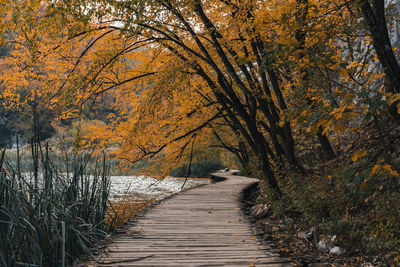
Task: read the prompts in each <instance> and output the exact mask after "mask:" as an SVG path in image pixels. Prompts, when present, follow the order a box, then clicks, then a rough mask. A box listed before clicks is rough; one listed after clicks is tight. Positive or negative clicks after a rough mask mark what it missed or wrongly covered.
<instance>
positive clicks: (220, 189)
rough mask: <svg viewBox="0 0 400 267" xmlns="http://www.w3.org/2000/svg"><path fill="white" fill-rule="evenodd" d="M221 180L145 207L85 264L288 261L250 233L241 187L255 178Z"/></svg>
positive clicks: (258, 263)
mask: <svg viewBox="0 0 400 267" xmlns="http://www.w3.org/2000/svg"><path fill="white" fill-rule="evenodd" d="M213 176H217V177H223V178H226V180H224V181H222V182H219V183H215V184H209V185H205V186H202V187H199V188H195V189H192V190H188V191H186V192H183V193H181V194H178V195H176V196H174V197H172V198H171V199H169V200H166V201H164V202H162V203H161V204H160V205H158V206H156V207H154V208H152V209H150V210H149V211H148V212H147V213H146V214H145V215H143V216H142V217H139V218H138V219H137V221H136V222H131V223H130V224H129V225H128V227H127V228H126V232H125V233H124V234H120V235H118V236H115V237H114V239H113V243H112V244H111V245H110V246H109V247H108V249H107V253H106V254H105V255H103V257H102V258H101V260H100V262H101V263H97V264H95V265H93V264H91V266H290V265H289V263H288V262H287V261H286V260H284V259H282V258H279V255H278V254H277V253H276V252H274V250H273V249H272V248H271V247H269V246H267V245H265V244H264V243H263V242H261V241H260V240H258V239H257V237H256V236H254V235H253V232H252V229H251V226H250V223H249V222H248V221H247V219H246V217H245V216H244V214H243V213H242V211H241V208H240V202H239V196H240V193H241V191H242V190H243V189H244V188H245V187H246V186H248V185H249V184H251V183H254V182H256V179H252V178H247V177H243V176H235V175H231V174H229V173H215V174H213Z"/></svg>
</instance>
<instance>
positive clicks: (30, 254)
mask: <svg viewBox="0 0 400 267" xmlns="http://www.w3.org/2000/svg"><path fill="white" fill-rule="evenodd" d="M19 153H20V152H19V150H18V149H17V162H7V161H6V160H5V151H0V233H1V235H0V266H5V267H8V266H57V267H58V266H63V265H68V264H72V263H73V262H74V261H75V260H76V259H77V258H78V257H79V256H80V255H82V254H86V255H89V256H93V252H94V251H95V250H96V247H95V243H96V242H97V241H98V240H99V239H101V238H103V237H104V236H105V235H106V231H108V230H109V229H107V225H106V224H105V223H104V219H105V215H106V213H107V202H108V196H109V188H110V180H109V177H108V167H107V166H106V162H105V158H102V159H98V158H95V157H93V156H92V154H90V153H86V154H82V155H77V156H76V157H75V159H74V161H73V172H72V173H70V174H69V175H67V174H63V173H62V172H61V171H60V169H59V167H57V164H53V163H52V160H51V157H52V155H51V153H50V151H49V147H48V145H44V146H43V145H41V144H40V143H38V142H32V144H31V161H32V164H31V165H30V166H32V167H31V169H30V170H29V172H23V171H21V167H20V165H19V164H20V162H19ZM93 161H94V164H91V166H94V167H93V168H92V169H91V170H89V171H88V170H87V166H88V163H89V162H93ZM86 173H91V175H87V174H86Z"/></svg>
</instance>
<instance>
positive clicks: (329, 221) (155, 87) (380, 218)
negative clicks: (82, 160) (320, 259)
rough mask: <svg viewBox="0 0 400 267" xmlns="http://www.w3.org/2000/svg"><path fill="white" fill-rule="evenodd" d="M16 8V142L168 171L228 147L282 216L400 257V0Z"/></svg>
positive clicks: (30, 4)
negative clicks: (259, 182)
mask: <svg viewBox="0 0 400 267" xmlns="http://www.w3.org/2000/svg"><path fill="white" fill-rule="evenodd" d="M0 9H1V16H2V19H1V26H0V27H1V37H2V49H1V69H0V96H1V99H0V101H1V107H0V109H1V113H0V124H1V129H0V134H1V142H0V143H1V145H2V146H6V145H8V144H10V143H12V138H13V136H16V135H18V136H20V137H21V139H25V140H27V141H29V140H32V138H34V139H36V140H47V141H48V142H50V143H53V144H54V147H53V149H54V150H60V151H72V152H76V151H78V150H85V149H89V148H92V149H96V151H98V152H99V153H100V152H102V153H105V154H107V156H108V157H110V158H113V159H118V161H119V162H121V163H122V164H125V166H135V164H139V165H140V166H141V167H142V168H141V171H142V172H145V173H147V174H149V175H152V176H155V177H164V176H165V175H168V174H169V173H170V172H171V171H172V170H173V169H176V168H178V167H182V165H186V167H185V168H187V166H188V165H189V168H187V170H188V171H187V173H188V172H189V169H190V165H191V164H192V162H196V161H201V160H204V159H207V158H208V159H209V158H212V159H214V160H216V161H218V160H219V161H221V160H222V161H224V162H223V163H225V164H226V163H227V161H226V157H227V156H226V155H227V154H226V152H223V151H227V152H229V153H231V154H232V155H234V157H235V162H236V165H237V166H238V167H239V168H240V169H241V170H242V171H243V172H244V173H246V174H249V175H253V176H256V177H259V178H260V179H261V180H262V181H263V185H264V187H265V189H264V190H265V191H264V192H263V194H262V197H260V201H264V202H268V203H270V204H271V206H272V210H273V214H274V216H277V217H280V218H293V217H294V218H296V220H297V221H298V222H300V223H301V225H302V227H304V228H307V227H312V226H321V225H322V226H323V228H324V229H326V231H327V233H332V234H333V233H335V234H337V235H338V236H339V239H346V242H345V243H346V244H347V245H346V246H347V247H346V249H347V250H349V251H355V250H357V251H362V252H363V253H384V252H388V251H389V252H390V253H391V254H390V257H391V259H392V260H394V259H399V255H398V254H396V253H398V251H397V252H396V251H393V250H396V249H395V248H398V247H399V245H400V239H399V236H400V232H399V229H400V227H399V226H400V225H399V224H400V206H399V205H400V194H399V190H398V188H399V182H400V181H399V173H398V172H399V167H400V166H399V137H400V135H399V118H400V115H399V113H400V94H399V93H400V66H399V51H398V47H399V46H400V31H399V17H400V16H399V12H400V2H399V1H395V0H393V1H379V0H371V1H368V0H337V1H316V0H290V1H278V0H276V1H255V0H246V1H234V0H232V1H230V0H219V1H217V0H213V1H211V0H202V1H200V0H164V1H157V0H130V1H106V0H90V1H83V0H71V1H62V0H59V1H39V0H30V1H0ZM222 155H224V157H225V160H224V159H221V157H222ZM228 158H229V157H228ZM144 162H145V163H146V164H144ZM136 166H137V165H136ZM322 226H321V227H322Z"/></svg>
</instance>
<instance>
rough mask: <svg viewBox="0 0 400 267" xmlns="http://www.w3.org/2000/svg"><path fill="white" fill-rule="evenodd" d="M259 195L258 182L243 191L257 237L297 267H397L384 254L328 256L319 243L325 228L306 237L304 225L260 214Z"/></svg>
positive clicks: (350, 253) (353, 252)
mask: <svg viewBox="0 0 400 267" xmlns="http://www.w3.org/2000/svg"><path fill="white" fill-rule="evenodd" d="M258 194H260V191H259V187H258V183H256V184H254V185H252V186H250V187H248V188H247V189H246V190H245V191H244V192H243V194H242V204H243V206H242V207H243V209H244V211H245V213H246V214H247V215H248V216H249V218H250V219H251V221H252V222H253V224H254V227H255V229H256V233H257V235H258V237H259V238H260V239H262V240H264V241H265V242H267V243H268V244H271V243H272V244H273V247H274V248H275V249H277V250H278V251H279V254H280V256H281V257H285V258H291V259H292V260H293V262H294V263H295V266H308V267H317V266H322V267H324V266H361V267H374V266H396V265H394V264H390V263H388V261H389V260H390V259H388V258H387V257H385V256H381V255H363V254H362V253H360V252H359V251H345V250H342V251H341V252H340V255H334V254H332V253H329V249H326V250H323V249H321V247H320V244H321V243H319V241H320V240H321V239H322V237H323V236H324V234H323V230H322V229H316V230H315V229H313V230H314V231H313V233H312V234H311V235H310V236H307V237H305V235H307V233H306V232H310V231H301V230H300V229H301V226H300V225H297V224H296V222H295V220H292V221H284V220H279V219H276V218H274V217H273V216H272V215H271V214H269V213H268V211H266V210H264V211H261V214H260V204H257V202H256V199H257V196H258ZM264 205H265V204H264ZM260 215H261V216H260ZM304 233H306V234H304Z"/></svg>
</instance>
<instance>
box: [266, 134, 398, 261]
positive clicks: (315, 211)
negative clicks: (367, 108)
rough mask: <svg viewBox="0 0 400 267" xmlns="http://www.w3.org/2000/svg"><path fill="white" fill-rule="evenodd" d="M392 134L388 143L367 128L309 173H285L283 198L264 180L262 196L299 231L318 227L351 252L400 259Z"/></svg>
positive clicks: (274, 212) (395, 151)
mask: <svg viewBox="0 0 400 267" xmlns="http://www.w3.org/2000/svg"><path fill="white" fill-rule="evenodd" d="M396 135H397V134H396ZM389 138H390V136H389ZM391 140H392V142H391V146H390V147H389V146H388V147H386V148H385V147H382V145H381V144H380V143H379V142H381V140H379V139H378V138H373V134H371V133H365V134H364V135H363V139H360V140H358V142H359V143H358V144H354V143H353V144H352V145H351V146H349V147H350V148H349V149H347V150H344V151H341V152H340V153H338V155H337V157H336V158H335V159H333V160H331V161H325V162H324V161H323V160H321V161H320V162H317V163H315V165H314V166H313V167H308V168H307V170H306V173H293V172H290V171H287V172H285V173H281V174H280V175H279V176H280V178H279V184H280V187H281V190H282V192H283V196H282V197H281V198H276V195H275V194H274V193H273V192H271V191H270V189H269V188H268V187H267V186H265V185H263V183H261V184H262V190H263V192H262V194H260V197H259V199H258V202H262V203H268V204H269V205H270V207H271V214H272V215H273V216H274V217H275V218H277V219H280V220H282V221H283V222H285V224H287V225H288V227H289V228H291V230H292V231H293V234H296V233H298V232H299V231H301V230H310V229H312V228H313V227H314V229H317V232H318V234H319V236H320V237H322V236H334V235H336V236H337V244H338V245H339V246H340V247H342V248H344V249H345V250H346V252H347V255H378V256H381V257H383V258H384V257H386V258H387V260H388V262H390V263H392V264H398V263H400V251H399V248H400V190H399V189H400V175H399V173H400V164H399V162H400V160H399V159H400V157H399V151H398V150H399V147H400V146H399V140H398V139H397V138H393V139H391ZM360 151H362V152H360ZM304 162H307V161H304ZM314 162H315V161H314ZM317 239H318V237H317ZM317 242H318V240H317ZM393 266H395V265H393Z"/></svg>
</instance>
